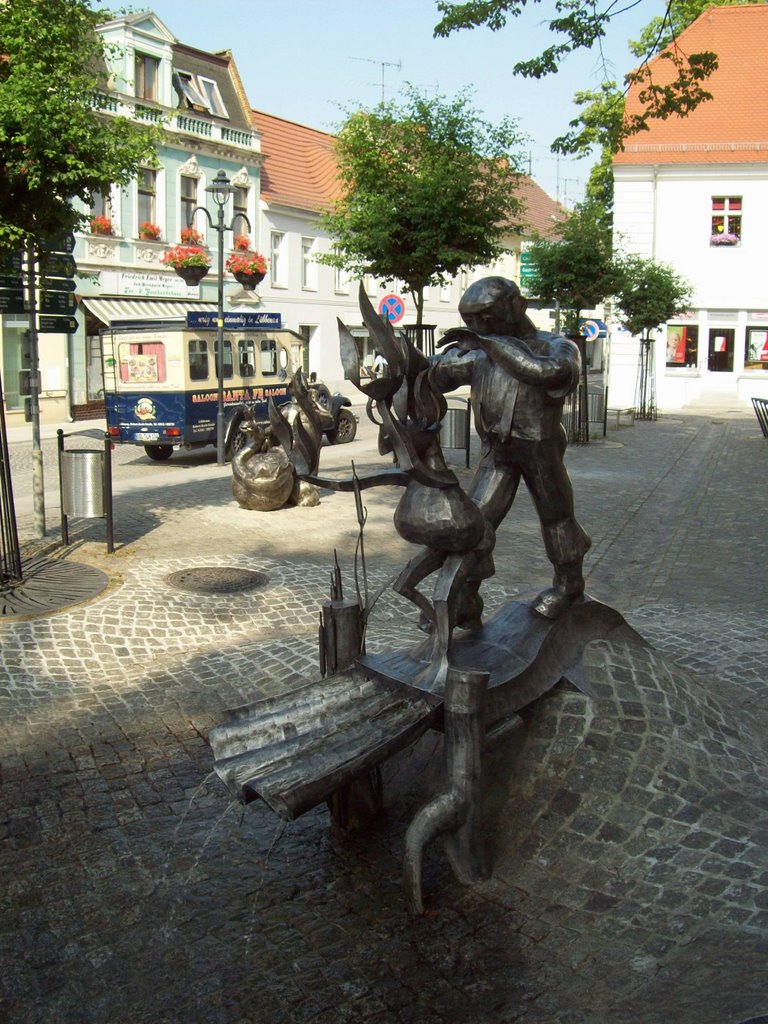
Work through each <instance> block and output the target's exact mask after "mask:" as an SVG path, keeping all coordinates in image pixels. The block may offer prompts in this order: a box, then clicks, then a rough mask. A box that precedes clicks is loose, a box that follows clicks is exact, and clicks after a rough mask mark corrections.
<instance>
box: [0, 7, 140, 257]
mask: <svg viewBox="0 0 768 1024" xmlns="http://www.w3.org/2000/svg"><path fill="white" fill-rule="evenodd" d="M105 16H106V12H104V11H102V10H92V9H91V8H89V6H88V4H87V3H86V2H85V0H5V2H4V3H3V4H2V12H1V15H0V55H2V56H1V57H0V248H6V249H7V248H15V247H18V246H19V245H20V244H21V243H22V241H23V240H24V239H25V238H27V237H30V238H32V239H36V238H40V237H43V236H50V237H54V236H56V235H60V234H61V233H63V232H66V231H69V230H71V229H72V228H73V227H75V226H77V224H78V223H79V222H81V220H82V216H81V214H79V213H78V212H77V210H76V209H75V206H74V200H81V201H82V202H83V203H85V204H86V205H90V199H91V195H92V194H93V193H94V192H108V191H109V187H110V185H111V184H112V183H115V184H119V185H122V184H127V183H128V182H129V181H130V180H131V178H132V177H133V175H134V174H135V172H136V167H137V165H138V164H139V163H140V162H141V161H142V160H144V159H147V158H149V157H150V156H151V154H153V153H154V148H155V143H156V141H157V138H158V131H157V129H156V128H154V127H149V126H144V125H139V124H136V123H135V122H133V121H131V120H129V119H128V118H125V117H113V116H111V115H110V116H107V115H105V114H103V113H101V112H100V111H99V109H98V107H99V101H98V99H97V97H98V95H99V92H100V88H101V89H103V86H104V79H105V61H104V46H103V43H102V40H101V38H100V37H99V36H98V35H97V34H96V32H95V26H96V25H97V24H99V23H100V22H101V21H103V20H104V18H105Z"/></svg>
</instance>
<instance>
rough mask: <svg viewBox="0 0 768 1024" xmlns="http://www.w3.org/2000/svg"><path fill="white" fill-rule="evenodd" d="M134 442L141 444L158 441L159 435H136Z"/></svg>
mask: <svg viewBox="0 0 768 1024" xmlns="http://www.w3.org/2000/svg"><path fill="white" fill-rule="evenodd" d="M134 440H135V441H141V443H142V444H143V443H144V442H145V441H159V440H160V435H159V434H136V435H135V437H134Z"/></svg>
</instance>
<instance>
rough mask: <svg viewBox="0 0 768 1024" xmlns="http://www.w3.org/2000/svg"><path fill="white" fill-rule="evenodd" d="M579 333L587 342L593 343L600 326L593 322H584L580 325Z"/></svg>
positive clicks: (598, 333)
mask: <svg viewBox="0 0 768 1024" xmlns="http://www.w3.org/2000/svg"><path fill="white" fill-rule="evenodd" d="M581 333H582V334H583V335H584V337H585V338H586V339H587V340H588V341H594V340H595V338H598V337H599V336H600V325H599V324H598V323H597V321H595V320H585V321H584V323H583V324H582V325H581Z"/></svg>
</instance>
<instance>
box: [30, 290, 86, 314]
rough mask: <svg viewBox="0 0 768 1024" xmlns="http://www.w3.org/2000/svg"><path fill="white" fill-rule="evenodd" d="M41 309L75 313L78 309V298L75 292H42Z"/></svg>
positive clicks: (42, 311) (51, 311)
mask: <svg viewBox="0 0 768 1024" xmlns="http://www.w3.org/2000/svg"><path fill="white" fill-rule="evenodd" d="M38 308H39V310H40V312H41V313H74V312H75V310H76V309H77V299H75V294H74V292H55V291H48V289H46V290H45V291H42V292H40V304H39V307H38Z"/></svg>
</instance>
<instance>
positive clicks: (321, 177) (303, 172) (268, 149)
mask: <svg viewBox="0 0 768 1024" xmlns="http://www.w3.org/2000/svg"><path fill="white" fill-rule="evenodd" d="M253 126H254V128H255V129H256V130H257V131H258V132H259V133H260V134H261V152H262V155H263V157H264V163H263V164H262V168H261V195H262V198H263V199H264V201H265V202H267V203H270V204H272V205H275V206H289V207H292V208H293V209H298V210H322V209H324V208H326V207H328V206H329V205H330V204H331V203H332V202H333V200H334V199H336V198H338V196H339V194H340V188H339V182H338V179H337V177H336V163H335V159H334V154H333V146H334V136H333V135H328V134H327V133H326V132H320V131H317V130H316V129H314V128H307V127H305V126H304V125H301V124H296V123H295V122H294V121H286V120H284V119H283V118H280V117H274V116H273V115H272V114H264V113H262V111H260V110H254V111H253ZM519 190H520V195H521V198H522V200H523V202H524V205H525V213H524V219H525V221H526V223H527V225H528V229H529V230H528V231H525V232H524V233H525V234H528V233H529V231H536V232H538V233H540V234H542V235H549V234H550V233H551V231H552V227H553V224H554V219H555V218H557V219H558V220H560V219H562V218H563V216H564V213H565V211H564V210H563V208H562V207H561V206H560V204H559V203H556V202H555V200H554V199H552V198H551V197H550V196H548V195H547V193H546V192H544V190H543V189H541V188H539V186H538V185H537V184H536V182H535V181H534V180H533V179H532V178H529V177H523V178H521V180H520V185H519Z"/></svg>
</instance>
